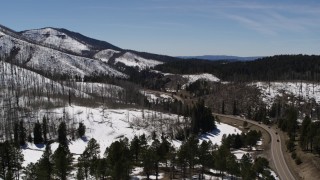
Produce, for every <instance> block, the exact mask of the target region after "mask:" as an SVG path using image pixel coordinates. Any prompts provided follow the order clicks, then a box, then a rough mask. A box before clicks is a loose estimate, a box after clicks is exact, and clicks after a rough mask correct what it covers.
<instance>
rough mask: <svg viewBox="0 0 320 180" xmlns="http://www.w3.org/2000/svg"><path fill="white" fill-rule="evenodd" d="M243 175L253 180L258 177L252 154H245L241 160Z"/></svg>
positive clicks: (248, 179)
mask: <svg viewBox="0 0 320 180" xmlns="http://www.w3.org/2000/svg"><path fill="white" fill-rule="evenodd" d="M240 168H241V177H242V179H244V180H251V179H254V178H255V177H256V175H255V172H254V170H253V164H252V158H251V156H250V154H244V155H243V156H242V158H241V160H240Z"/></svg>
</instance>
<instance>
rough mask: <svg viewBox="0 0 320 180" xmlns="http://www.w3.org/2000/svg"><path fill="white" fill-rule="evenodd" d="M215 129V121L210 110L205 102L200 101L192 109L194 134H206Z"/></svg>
mask: <svg viewBox="0 0 320 180" xmlns="http://www.w3.org/2000/svg"><path fill="white" fill-rule="evenodd" d="M214 128H215V119H214V117H213V115H212V112H211V110H210V109H209V108H207V107H205V105H204V101H203V100H201V101H199V102H198V103H197V104H196V105H195V107H194V108H193V109H192V117H191V129H192V132H193V133H194V134H198V133H199V132H201V133H205V132H209V131H212V130H213V129H214Z"/></svg>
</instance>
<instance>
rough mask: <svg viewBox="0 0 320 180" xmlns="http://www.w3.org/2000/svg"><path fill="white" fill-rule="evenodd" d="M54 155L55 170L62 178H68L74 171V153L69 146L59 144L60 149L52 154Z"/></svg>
mask: <svg viewBox="0 0 320 180" xmlns="http://www.w3.org/2000/svg"><path fill="white" fill-rule="evenodd" d="M52 157H53V164H54V165H53V172H54V174H55V176H56V177H58V178H59V179H60V180H67V179H68V175H69V174H70V172H71V171H72V169H73V168H72V161H73V158H72V154H71V153H70V151H69V148H68V146H64V145H62V144H59V147H58V149H57V150H56V151H55V152H54V154H53V155H52Z"/></svg>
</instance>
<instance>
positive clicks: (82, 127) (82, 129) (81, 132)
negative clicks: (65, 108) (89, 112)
mask: <svg viewBox="0 0 320 180" xmlns="http://www.w3.org/2000/svg"><path fill="white" fill-rule="evenodd" d="M77 131H78V136H79V138H81V137H83V136H84V135H85V134H86V126H85V125H84V124H83V123H82V122H80V123H79V127H78V130H77Z"/></svg>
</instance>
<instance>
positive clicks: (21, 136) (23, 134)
mask: <svg viewBox="0 0 320 180" xmlns="http://www.w3.org/2000/svg"><path fill="white" fill-rule="evenodd" d="M26 137H27V134H26V129H25V128H24V122H23V120H21V121H20V126H19V141H20V146H24V145H26Z"/></svg>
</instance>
